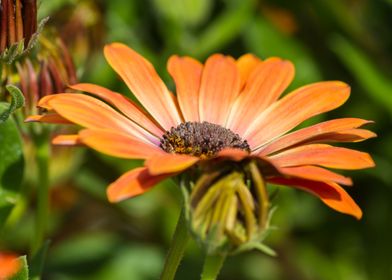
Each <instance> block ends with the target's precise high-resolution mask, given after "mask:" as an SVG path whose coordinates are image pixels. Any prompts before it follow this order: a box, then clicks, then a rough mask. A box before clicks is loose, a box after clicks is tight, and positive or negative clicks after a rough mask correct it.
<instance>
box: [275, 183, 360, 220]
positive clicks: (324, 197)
mask: <svg viewBox="0 0 392 280" xmlns="http://www.w3.org/2000/svg"><path fill="white" fill-rule="evenodd" d="M269 182H271V183H274V184H278V185H288V186H293V187H296V188H298V189H302V190H304V191H307V192H310V193H311V194H313V195H315V196H318V197H319V198H320V199H321V201H323V202H324V203H325V204H326V205H327V206H329V207H331V208H332V209H334V210H336V211H338V212H341V213H344V214H348V215H351V216H354V217H355V218H357V219H358V220H359V219H361V217H362V211H361V209H360V208H359V206H358V205H357V204H356V203H355V201H354V200H353V199H352V198H351V197H350V196H349V195H348V194H347V192H346V191H345V190H344V189H343V188H342V187H340V186H339V185H338V184H335V183H324V182H315V181H309V180H303V179H286V178H275V179H271V180H269Z"/></svg>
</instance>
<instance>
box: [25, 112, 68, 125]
mask: <svg viewBox="0 0 392 280" xmlns="http://www.w3.org/2000/svg"><path fill="white" fill-rule="evenodd" d="M25 122H41V123H53V124H73V123H72V122H70V121H69V120H67V119H64V118H63V117H62V116H60V115H59V114H57V113H47V114H45V115H32V116H28V117H27V118H26V119H25Z"/></svg>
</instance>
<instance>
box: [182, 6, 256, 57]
mask: <svg viewBox="0 0 392 280" xmlns="http://www.w3.org/2000/svg"><path fill="white" fill-rule="evenodd" d="M254 4H255V1H254V0H243V1H239V2H236V3H235V4H232V5H230V6H228V8H227V9H226V10H225V11H223V12H222V13H221V15H220V16H218V17H217V18H216V19H215V20H214V21H212V22H211V23H210V24H209V25H208V27H207V28H206V29H205V31H204V33H202V34H200V35H199V36H198V38H199V39H198V40H195V41H193V42H188V46H187V49H188V50H187V52H189V53H192V54H193V55H194V56H198V57H203V56H206V55H208V54H210V53H212V52H214V51H216V50H218V49H220V48H222V47H223V46H224V45H225V44H226V43H228V42H230V41H231V40H233V39H234V38H235V37H236V36H238V35H239V34H240V32H241V31H242V30H243V29H244V27H245V26H246V24H247V23H248V22H249V21H251V20H252V18H253V14H254V10H255V5H254Z"/></svg>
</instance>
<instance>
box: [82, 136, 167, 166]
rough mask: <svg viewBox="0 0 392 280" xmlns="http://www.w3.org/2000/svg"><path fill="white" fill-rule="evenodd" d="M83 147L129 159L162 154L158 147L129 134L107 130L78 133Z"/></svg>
mask: <svg viewBox="0 0 392 280" xmlns="http://www.w3.org/2000/svg"><path fill="white" fill-rule="evenodd" d="M79 139H80V141H81V142H82V143H84V144H85V145H87V146H89V147H91V148H93V149H95V150H97V151H99V152H101V153H104V154H107V155H111V156H114V157H120V158H129V159H146V158H148V157H151V156H152V155H156V154H157V153H158V154H159V153H163V152H162V150H160V149H159V148H158V147H156V146H154V145H152V144H147V143H145V142H142V141H140V140H138V139H137V138H135V137H132V136H130V135H129V134H123V133H118V132H114V131H107V130H93V129H85V130H82V131H80V132H79Z"/></svg>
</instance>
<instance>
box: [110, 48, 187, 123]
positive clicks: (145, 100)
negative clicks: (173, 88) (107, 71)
mask: <svg viewBox="0 0 392 280" xmlns="http://www.w3.org/2000/svg"><path fill="white" fill-rule="evenodd" d="M104 53H105V57H106V59H107V61H108V62H109V64H110V65H111V66H112V67H113V69H114V70H115V71H116V72H117V73H118V74H119V75H120V76H121V78H122V79H123V80H124V81H125V83H126V84H127V86H128V87H129V88H130V90H131V91H132V92H133V94H134V95H135V96H136V98H137V99H138V100H139V101H140V103H141V104H142V105H143V106H144V108H146V109H147V111H148V112H149V113H150V114H151V116H153V117H154V119H155V120H156V121H157V122H158V123H159V124H160V125H161V126H162V127H163V128H164V129H165V130H169V129H170V128H171V127H173V126H174V127H176V126H177V125H178V124H179V123H181V117H180V115H179V113H178V111H177V108H176V105H175V103H174V102H173V100H172V98H171V96H170V93H169V91H168V89H167V87H166V86H165V84H164V83H163V82H162V80H161V78H160V77H159V76H158V74H157V73H156V71H155V69H154V67H153V66H152V64H151V63H150V62H149V61H147V60H146V59H145V58H144V57H142V56H141V55H139V54H138V53H137V52H135V51H134V50H132V49H130V48H129V47H127V46H126V45H123V44H120V43H113V44H110V45H106V46H105V49H104Z"/></svg>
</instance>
